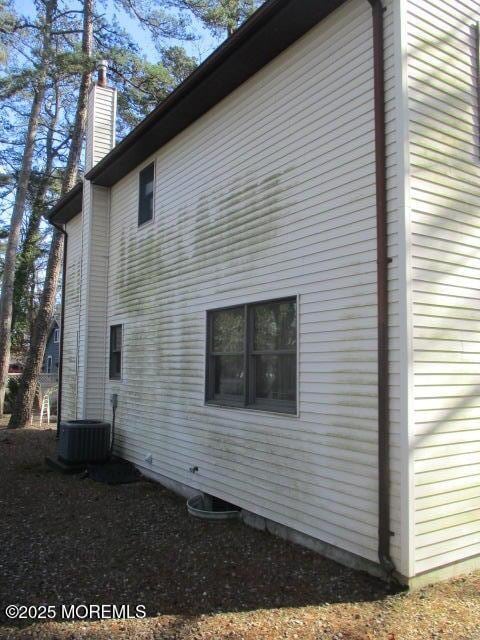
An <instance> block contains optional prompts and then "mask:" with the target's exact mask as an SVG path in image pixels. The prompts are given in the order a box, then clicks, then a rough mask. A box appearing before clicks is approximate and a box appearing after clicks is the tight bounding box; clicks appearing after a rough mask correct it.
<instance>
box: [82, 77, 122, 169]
mask: <svg viewBox="0 0 480 640" xmlns="http://www.w3.org/2000/svg"><path fill="white" fill-rule="evenodd" d="M88 100H89V105H88V117H87V148H86V152H85V156H86V168H87V171H88V170H89V169H91V168H92V167H93V166H95V165H96V164H97V162H100V160H102V158H103V157H104V156H106V155H107V153H108V152H109V151H110V149H111V148H112V147H114V146H115V120H116V116H115V114H116V110H117V93H116V91H113V90H112V89H111V88H110V87H99V86H98V84H93V85H92V87H91V89H90V93H89V96H88Z"/></svg>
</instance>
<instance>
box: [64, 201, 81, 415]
mask: <svg viewBox="0 0 480 640" xmlns="http://www.w3.org/2000/svg"><path fill="white" fill-rule="evenodd" d="M67 234H68V244H67V271H66V282H65V283H64V285H63V286H65V317H64V326H63V328H62V333H63V345H62V346H63V359H62V418H63V419H65V420H69V419H70V420H71V419H74V418H76V417H77V410H76V403H77V337H78V326H79V325H78V318H79V313H80V280H81V252H82V216H81V215H80V214H79V215H77V216H76V217H75V218H73V220H71V221H70V222H69V223H68V224H67Z"/></svg>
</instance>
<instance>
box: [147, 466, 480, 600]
mask: <svg viewBox="0 0 480 640" xmlns="http://www.w3.org/2000/svg"><path fill="white" fill-rule="evenodd" d="M137 467H138V469H139V470H140V472H141V473H142V474H143V475H144V476H145V477H146V478H149V479H151V480H154V481H155V482H158V483H159V484H161V485H162V486H164V487H165V488H167V489H169V490H170V491H173V492H174V493H176V494H177V495H180V496H182V497H184V498H187V499H188V498H191V497H192V496H195V495H198V494H199V493H202V491H201V490H200V489H195V488H194V487H192V486H190V485H187V484H183V483H181V482H178V481H177V480H172V479H170V478H167V477H166V476H163V475H161V474H159V473H155V472H153V471H151V470H150V469H147V468H145V467H143V466H140V465H137ZM242 521H243V522H244V523H245V524H246V525H248V526H249V527H253V528H254V529H259V530H260V531H268V532H269V533H271V534H273V535H275V536H278V537H279V538H282V539H284V540H288V541H289V542H293V543H294V544H299V545H300V546H302V547H306V548H307V549H310V550H311V551H315V552H316V553H319V554H320V555H322V556H325V557H326V558H329V559H330V560H334V561H335V562H338V563H339V564H342V565H344V566H346V567H349V568H350V569H355V570H356V571H364V572H365V573H368V574H370V575H372V576H375V577H376V578H381V579H382V580H387V579H389V577H388V576H387V574H386V573H385V572H384V570H383V569H382V567H381V566H380V565H379V564H376V563H375V562H372V561H371V560H367V559H366V558H362V557H360V556H357V555H355V554H354V553H351V552H350V551H345V550H344V549H340V548H339V547H335V546H334V545H331V544H329V543H328V542H322V540H318V539H317V538H313V537H312V536H309V535H307V534H305V533H302V532H301V531H297V530H296V529H292V528H290V527H287V526H285V525H283V524H279V523H278V522H274V521H273V520H269V519H268V518H264V517H263V516H259V515H257V514H255V513H252V512H251V511H246V510H245V509H243V510H242ZM478 570H480V556H474V557H472V558H468V559H466V560H460V561H458V562H455V563H452V564H450V565H448V566H444V567H439V568H437V569H432V570H431V571H426V572H425V573H422V574H419V575H417V576H413V577H406V576H403V575H401V574H399V573H397V572H395V573H394V574H393V578H394V579H396V580H397V581H398V582H399V583H400V584H402V585H404V586H406V587H408V588H409V589H411V590H416V589H422V588H423V587H426V586H427V585H429V584H434V583H435V582H442V581H444V580H450V579H452V578H455V577H458V576H461V575H464V574H467V573H471V572H472V571H478Z"/></svg>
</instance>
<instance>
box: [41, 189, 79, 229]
mask: <svg viewBox="0 0 480 640" xmlns="http://www.w3.org/2000/svg"><path fill="white" fill-rule="evenodd" d="M82 196H83V182H78V183H77V184H76V185H75V186H74V187H73V188H72V189H70V191H69V192H68V193H66V194H65V195H64V196H63V197H62V198H60V200H59V201H58V202H57V203H56V205H55V206H54V207H52V208H51V209H50V211H49V212H48V214H47V218H48V220H49V222H54V223H55V224H66V223H67V222H69V221H70V220H71V219H72V218H74V217H75V216H76V215H77V214H78V213H80V211H81V210H82Z"/></svg>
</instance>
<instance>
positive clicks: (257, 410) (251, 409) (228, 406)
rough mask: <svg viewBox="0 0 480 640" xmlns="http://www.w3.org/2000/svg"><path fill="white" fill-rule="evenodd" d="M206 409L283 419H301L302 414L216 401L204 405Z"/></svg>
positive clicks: (297, 411)
mask: <svg viewBox="0 0 480 640" xmlns="http://www.w3.org/2000/svg"><path fill="white" fill-rule="evenodd" d="M204 406H205V407H212V408H215V409H227V410H228V411H231V410H232V409H234V410H236V411H242V412H244V413H261V414H267V415H269V416H280V417H283V418H286V417H288V418H299V417H300V412H299V410H298V408H297V409H296V410H294V411H286V410H284V411H275V410H273V409H267V408H265V409H262V408H260V407H259V406H258V405H251V406H250V407H244V406H243V405H235V404H221V403H220V402H215V401H214V400H209V401H208V402H205V403H204Z"/></svg>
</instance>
